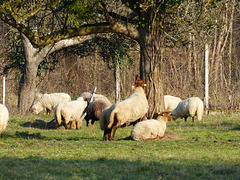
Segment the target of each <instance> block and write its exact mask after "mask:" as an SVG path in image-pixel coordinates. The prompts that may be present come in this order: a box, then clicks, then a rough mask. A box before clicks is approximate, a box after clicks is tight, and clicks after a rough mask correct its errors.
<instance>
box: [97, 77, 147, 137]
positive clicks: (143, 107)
mask: <svg viewBox="0 0 240 180" xmlns="http://www.w3.org/2000/svg"><path fill="white" fill-rule="evenodd" d="M144 86H146V85H144V84H143V81H142V80H141V79H140V78H139V77H138V76H137V78H136V81H135V86H134V90H133V94H132V95H131V96H130V97H128V98H127V99H125V100H124V101H121V102H119V103H117V104H115V105H114V106H111V108H110V109H107V111H108V112H107V113H106V114H107V115H110V116H109V117H105V118H103V119H101V116H100V128H101V130H104V136H103V139H104V140H107V138H106V137H107V135H108V140H109V141H110V140H114V137H115V132H116V130H117V128H119V127H124V126H129V125H130V124H132V123H134V122H135V121H137V120H138V119H140V118H143V117H144V116H145V115H146V113H147V112H148V101H147V98H146V95H145V92H144V90H143V87H144ZM109 111H111V112H109ZM102 113H103V112H102ZM101 121H102V122H101ZM104 123H107V124H104ZM112 128H113V135H112V137H111V132H112Z"/></svg>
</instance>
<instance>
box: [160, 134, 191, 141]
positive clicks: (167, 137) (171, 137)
mask: <svg viewBox="0 0 240 180" xmlns="http://www.w3.org/2000/svg"><path fill="white" fill-rule="evenodd" d="M171 140H173V141H175V140H187V138H185V137H181V136H178V135H176V134H173V133H166V134H165V137H164V138H162V139H160V141H171Z"/></svg>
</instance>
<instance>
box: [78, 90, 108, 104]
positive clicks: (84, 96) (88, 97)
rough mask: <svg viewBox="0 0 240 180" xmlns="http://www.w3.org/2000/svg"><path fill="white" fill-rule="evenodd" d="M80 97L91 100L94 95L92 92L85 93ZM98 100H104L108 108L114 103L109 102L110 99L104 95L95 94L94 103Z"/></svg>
mask: <svg viewBox="0 0 240 180" xmlns="http://www.w3.org/2000/svg"><path fill="white" fill-rule="evenodd" d="M80 97H83V98H86V99H88V100H89V99H90V98H91V97H92V94H91V93H90V92H83V93H81V94H80ZM96 100H103V101H105V102H106V104H107V106H110V105H111V104H112V103H111V102H110V101H109V100H108V98H107V97H106V96H104V95H102V94H94V95H93V101H96Z"/></svg>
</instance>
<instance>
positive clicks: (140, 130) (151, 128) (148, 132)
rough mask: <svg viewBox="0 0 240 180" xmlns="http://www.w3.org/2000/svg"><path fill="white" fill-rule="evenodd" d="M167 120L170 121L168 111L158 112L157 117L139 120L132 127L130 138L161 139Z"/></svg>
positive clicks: (139, 139) (141, 139) (136, 139)
mask: <svg viewBox="0 0 240 180" xmlns="http://www.w3.org/2000/svg"><path fill="white" fill-rule="evenodd" d="M168 121H172V116H171V115H170V113H169V112H164V113H161V114H159V115H158V117H157V119H149V120H144V121H141V122H139V123H137V124H136V125H135V126H134V127H133V129H132V131H131V138H132V139H133V140H135V141H146V140H158V139H161V138H163V137H164V136H165V131H166V129H167V122H168Z"/></svg>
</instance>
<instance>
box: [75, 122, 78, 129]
mask: <svg viewBox="0 0 240 180" xmlns="http://www.w3.org/2000/svg"><path fill="white" fill-rule="evenodd" d="M75 122H76V129H77V130H78V129H79V123H78V121H75Z"/></svg>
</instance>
